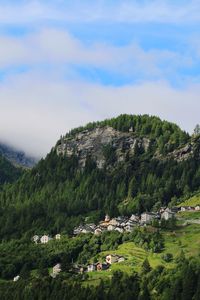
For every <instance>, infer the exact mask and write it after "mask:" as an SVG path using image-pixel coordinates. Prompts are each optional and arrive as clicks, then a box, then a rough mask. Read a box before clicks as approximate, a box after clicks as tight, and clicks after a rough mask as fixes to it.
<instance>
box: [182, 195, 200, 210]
mask: <svg viewBox="0 0 200 300" xmlns="http://www.w3.org/2000/svg"><path fill="white" fill-rule="evenodd" d="M196 205H200V194H197V195H195V196H193V197H191V198H189V199H187V200H185V201H184V202H182V203H180V204H179V205H178V206H179V207H181V206H196Z"/></svg>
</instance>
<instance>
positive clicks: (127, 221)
mask: <svg viewBox="0 0 200 300" xmlns="http://www.w3.org/2000/svg"><path fill="white" fill-rule="evenodd" d="M195 211H200V205H197V206H194V207H193V206H180V207H178V206H175V207H172V208H168V207H161V208H160V209H159V210H158V211H157V212H144V213H142V214H141V215H136V214H132V215H131V217H125V216H119V217H116V218H110V217H109V215H106V216H105V219H104V220H103V221H100V222H99V223H98V224H97V225H96V224H94V223H90V224H84V225H80V226H78V227H76V228H74V231H73V235H74V236H77V235H79V234H89V233H90V234H94V235H101V234H102V233H103V232H104V231H117V232H119V233H125V232H129V233H130V232H132V231H133V230H134V228H136V227H139V226H147V225H151V224H152V222H153V221H154V220H157V221H158V222H159V223H160V222H161V221H162V220H165V221H169V220H171V219H175V218H176V216H177V214H178V213H179V212H195ZM60 239H61V234H60V233H58V234H56V235H55V236H54V237H51V236H49V235H43V236H39V235H34V236H33V237H32V241H33V242H34V243H35V244H47V243H48V242H49V241H51V240H60ZM125 260H126V258H125V257H123V256H120V255H116V254H109V253H108V254H107V255H106V257H105V261H104V262H96V263H90V264H88V265H87V266H79V265H76V264H73V267H72V269H73V272H74V273H79V274H83V273H84V272H94V271H102V270H108V269H109V268H110V267H111V265H112V264H115V263H120V262H123V261H125ZM61 271H62V268H61V264H60V263H57V264H56V265H55V266H53V268H52V272H51V274H50V276H51V277H53V278H56V276H57V275H58V274H59V273H60V272H61ZM19 278H20V277H19V276H16V277H15V278H14V279H13V280H14V281H18V280H19Z"/></svg>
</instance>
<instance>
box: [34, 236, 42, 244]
mask: <svg viewBox="0 0 200 300" xmlns="http://www.w3.org/2000/svg"><path fill="white" fill-rule="evenodd" d="M39 239H40V237H39V236H38V235H34V236H33V237H32V240H33V242H34V243H35V244H37V243H38V241H39Z"/></svg>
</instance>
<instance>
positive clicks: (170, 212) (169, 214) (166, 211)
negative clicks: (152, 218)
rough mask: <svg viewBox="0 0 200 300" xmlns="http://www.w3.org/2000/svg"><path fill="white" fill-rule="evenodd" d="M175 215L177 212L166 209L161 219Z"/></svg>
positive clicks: (166, 219)
mask: <svg viewBox="0 0 200 300" xmlns="http://www.w3.org/2000/svg"><path fill="white" fill-rule="evenodd" d="M174 217H175V213H173V212H172V211H170V210H168V209H166V210H165V211H164V212H163V213H162V214H161V219H164V220H165V221H168V220H170V219H172V218H174Z"/></svg>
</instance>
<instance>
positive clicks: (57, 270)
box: [53, 264, 62, 275]
mask: <svg viewBox="0 0 200 300" xmlns="http://www.w3.org/2000/svg"><path fill="white" fill-rule="evenodd" d="M61 271H62V270H61V264H56V265H55V266H54V267H53V274H56V275H58V274H59V273H60V272H61Z"/></svg>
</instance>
